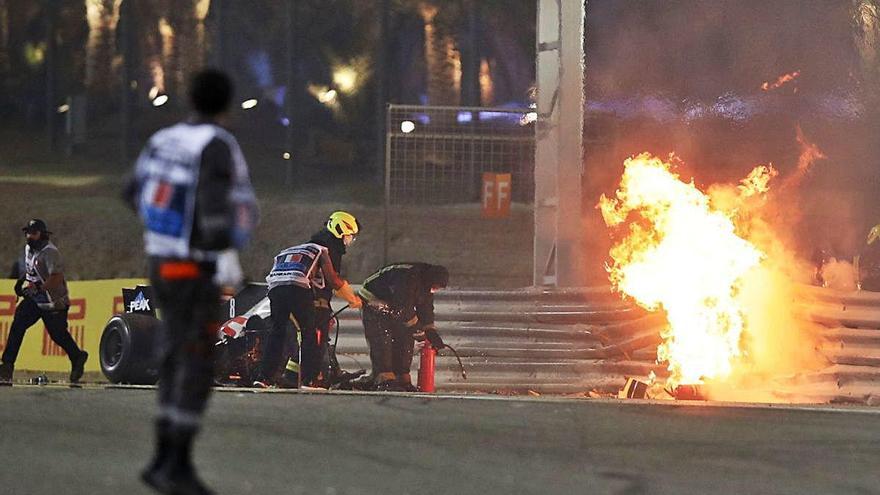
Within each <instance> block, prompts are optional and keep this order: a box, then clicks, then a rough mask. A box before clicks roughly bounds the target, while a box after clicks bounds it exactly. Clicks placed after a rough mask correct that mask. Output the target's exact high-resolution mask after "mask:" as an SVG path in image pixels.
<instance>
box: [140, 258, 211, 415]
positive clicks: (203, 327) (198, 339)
mask: <svg viewBox="0 0 880 495" xmlns="http://www.w3.org/2000/svg"><path fill="white" fill-rule="evenodd" d="M172 263H173V262H172ZM162 264H163V261H162V260H155V259H152V260H150V282H151V283H152V284H153V289H154V290H155V293H156V298H157V299H158V300H159V301H158V302H159V308H160V309H161V310H162V321H163V322H164V323H165V324H164V329H165V335H164V343H163V344H164V345H163V351H162V361H161V366H160V368H159V409H160V412H159V415H160V418H162V419H167V420H168V421H170V422H171V423H172V424H174V425H176V426H178V427H183V428H185V427H191V428H197V427H198V425H199V422H200V419H201V415H202V413H203V412H204V410H205V406H206V405H207V402H208V396H209V395H210V391H211V384H212V383H213V378H214V376H213V375H214V360H213V352H214V344H215V343H216V342H217V330H218V329H219V326H220V323H219V316H220V314H219V313H220V290H219V288H218V287H217V286H216V285H215V284H214V282H213V280H212V278H213V276H214V266H213V265H211V264H204V263H203V264H198V265H197V266H198V272H197V273H196V274H195V275H189V276H183V275H169V274H168V273H165V275H163V270H161V266H162Z"/></svg>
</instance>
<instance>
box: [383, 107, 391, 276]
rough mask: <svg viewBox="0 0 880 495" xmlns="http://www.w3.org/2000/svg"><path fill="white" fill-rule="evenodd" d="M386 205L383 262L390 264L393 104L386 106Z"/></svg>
mask: <svg viewBox="0 0 880 495" xmlns="http://www.w3.org/2000/svg"><path fill="white" fill-rule="evenodd" d="M385 115H386V118H385V167H384V168H385V206H384V210H385V211H384V212H383V213H384V222H385V225H383V229H382V236H383V238H382V264H383V265H387V264H388V250H389V248H390V246H389V243H390V237H391V232H390V229H391V218H390V215H391V214H390V210H391V105H388V106H386V107H385Z"/></svg>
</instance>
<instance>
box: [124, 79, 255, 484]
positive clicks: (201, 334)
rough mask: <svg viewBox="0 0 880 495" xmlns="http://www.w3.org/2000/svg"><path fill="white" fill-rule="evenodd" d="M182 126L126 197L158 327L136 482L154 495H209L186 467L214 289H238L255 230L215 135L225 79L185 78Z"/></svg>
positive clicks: (232, 148)
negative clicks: (146, 444) (137, 223)
mask: <svg viewBox="0 0 880 495" xmlns="http://www.w3.org/2000/svg"><path fill="white" fill-rule="evenodd" d="M189 97H190V102H191V104H192V107H193V110H194V115H193V116H192V117H191V118H190V120H188V121H185V122H181V123H179V124H176V125H174V126H171V127H168V128H165V129H161V130H159V131H158V132H156V134H154V135H153V136H152V137H151V138H150V140H149V141H148V142H147V145H146V146H145V147H144V149H143V151H142V152H141V154H140V157H139V158H138V161H137V164H136V166H135V172H134V177H133V179H132V181H131V182H130V184H129V186H128V187H127V188H126V196H127V199H128V201H129V203H130V205H131V206H132V207H133V208H135V209H136V210H137V212H138V214H139V215H140V217H141V220H142V221H143V223H144V249H145V251H146V254H147V259H148V265H149V272H150V283H151V284H152V285H153V288H154V290H155V292H156V297H157V298H158V302H159V307H160V308H161V310H162V315H163V321H164V323H165V347H164V355H163V356H162V364H161V368H160V370H159V417H158V418H157V420H156V452H155V457H154V458H153V460H152V462H151V463H150V465H149V466H148V467H147V469H146V470H145V471H144V472H143V473H142V474H141V478H142V479H143V481H144V482H145V483H147V484H148V485H150V486H152V487H153V488H155V489H156V490H158V491H159V492H161V493H168V494H172V493H173V494H209V493H212V492H211V491H210V490H209V489H208V488H206V487H205V486H204V485H203V484H202V482H201V481H200V480H199V478H198V477H197V476H196V473H195V469H194V468H193V465H192V461H191V450H192V443H193V438H194V437H195V435H196V433H197V432H198V430H199V426H200V423H201V417H202V414H203V412H204V410H205V406H206V404H207V400H208V395H209V392H210V388H211V383H212V376H213V357H212V351H213V348H214V343H215V342H216V338H217V329H218V326H219V321H218V320H219V316H220V315H219V314H218V313H219V307H220V306H219V304H220V290H221V287H235V286H237V285H239V284H240V283H241V281H242V272H241V267H240V266H239V263H238V254H237V251H238V250H240V249H242V248H243V247H244V246H245V244H246V243H247V241H248V240H249V238H250V233H251V231H252V229H253V228H254V226H255V225H256V223H257V216H258V213H257V206H256V198H255V197H254V192H253V189H252V187H251V183H250V177H249V174H248V167H247V164H246V163H245V160H244V156H243V155H242V153H241V149H240V148H239V146H238V142H237V141H236V139H235V138H234V137H233V136H232V134H230V133H229V132H228V131H226V130H225V129H223V128H222V127H220V124H221V122H222V121H223V120H224V116H225V114H226V111H227V110H228V108H229V104H230V101H231V99H232V83H231V81H230V79H229V77H228V76H226V75H225V74H224V73H222V72H219V71H215V70H204V71H202V72H200V73H198V74H196V76H195V77H194V78H193V80H192V83H191V85H190V88H189Z"/></svg>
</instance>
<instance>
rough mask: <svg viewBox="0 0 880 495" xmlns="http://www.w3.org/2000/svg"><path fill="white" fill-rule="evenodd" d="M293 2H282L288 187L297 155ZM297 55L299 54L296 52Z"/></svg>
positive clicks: (291, 0) (286, 175) (285, 160)
mask: <svg viewBox="0 0 880 495" xmlns="http://www.w3.org/2000/svg"><path fill="white" fill-rule="evenodd" d="M293 2H294V0H287V1H286V2H285V3H284V14H285V21H284V22H285V27H286V29H285V33H284V44H285V47H286V52H285V56H284V70H285V73H286V75H287V91H286V93H285V95H284V114H285V115H284V117H285V118H287V121H286V122H287V126H286V127H285V128H284V152H285V153H290V154H289V155H284V156H285V157H286V158H284V162H285V163H284V165H285V174H284V184H285V186H287V188H288V189H291V188H293V160H294V159H297V158H299V157H297V156H294V153H293V91H294V73H293V56H294V47H293V28H294V20H293V9H294V6H293ZM296 55H297V56H299V55H300V54H299V53H297V54H296Z"/></svg>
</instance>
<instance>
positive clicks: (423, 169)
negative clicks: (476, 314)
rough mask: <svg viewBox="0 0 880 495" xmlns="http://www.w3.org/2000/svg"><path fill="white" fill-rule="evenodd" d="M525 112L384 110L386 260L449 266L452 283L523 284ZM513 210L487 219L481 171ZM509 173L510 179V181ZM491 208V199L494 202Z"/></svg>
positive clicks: (529, 196)
mask: <svg viewBox="0 0 880 495" xmlns="http://www.w3.org/2000/svg"><path fill="white" fill-rule="evenodd" d="M533 112H534V110H530V109H511V108H472V107H428V106H411V105H389V107H388V111H387V114H386V125H387V127H386V130H387V131H386V142H385V145H386V152H385V226H384V229H383V232H384V236H385V239H384V252H383V255H384V259H385V261H386V262H393V261H403V260H405V259H407V258H409V257H411V256H412V253H418V255H419V257H420V259H421V260H423V261H428V262H435V263H437V262H439V263H443V264H448V265H449V267H450V272H451V280H452V283H453V284H454V285H456V286H459V287H492V286H494V287H520V286H525V285H529V284H530V281H531V266H532V245H533V242H532V235H533V231H534V228H533V225H534V216H533V213H532V207H531V204H532V202H533V200H534V190H535V181H534V153H535V128H534V126H535V124H534V117H535V114H534V113H533ZM487 172H489V173H495V174H501V175H503V176H504V181H505V186H504V187H505V189H504V191H503V193H499V194H498V195H496V196H495V198H494V199H498V197H499V196H501V195H502V194H503V196H504V199H505V200H508V199H509V200H511V201H512V205H511V207H510V208H506V207H505V210H504V213H503V214H501V215H487V214H486V213H487V212H486V211H485V207H486V205H485V204H484V203H483V202H482V201H481V200H482V199H483V198H482V195H483V193H484V185H483V174H484V173H487ZM507 174H509V177H507ZM493 204H494V203H493Z"/></svg>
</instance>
